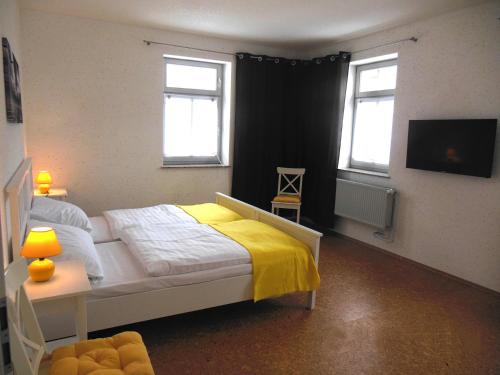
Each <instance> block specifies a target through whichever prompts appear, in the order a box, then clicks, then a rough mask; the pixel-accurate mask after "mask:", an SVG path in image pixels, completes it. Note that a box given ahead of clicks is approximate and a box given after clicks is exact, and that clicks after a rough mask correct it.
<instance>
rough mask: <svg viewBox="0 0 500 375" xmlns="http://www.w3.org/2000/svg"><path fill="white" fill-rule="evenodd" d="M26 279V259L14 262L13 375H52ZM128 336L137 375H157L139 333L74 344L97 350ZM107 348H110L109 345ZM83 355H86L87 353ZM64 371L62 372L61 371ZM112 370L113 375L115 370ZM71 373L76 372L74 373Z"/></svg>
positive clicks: (10, 282)
mask: <svg viewBox="0 0 500 375" xmlns="http://www.w3.org/2000/svg"><path fill="white" fill-rule="evenodd" d="M27 277H28V272H27V266H26V260H25V259H23V258H20V259H17V260H16V261H14V262H12V263H11V264H10V265H9V267H8V268H7V270H6V272H5V286H6V288H5V289H6V291H5V292H6V293H5V294H6V297H7V316H8V321H9V338H10V352H11V361H12V364H13V367H14V374H16V375H48V374H50V373H51V365H52V359H51V356H50V355H49V353H48V351H47V347H46V345H45V338H44V337H43V333H42V330H41V329H40V325H39V323H38V319H37V317H36V314H35V310H34V309H33V305H32V304H31V301H30V300H29V298H28V296H27V294H26V290H25V289H24V281H25V280H26V279H27ZM127 334H128V335H132V334H133V335H135V336H134V338H135V342H131V343H130V344H128V343H126V344H128V345H133V344H134V345H136V346H137V347H139V348H138V350H135V349H134V350H135V352H133V353H132V359H131V360H129V363H130V362H132V361H134V360H135V361H136V363H138V366H135V363H134V364H132V365H131V366H134V367H135V369H136V370H137V371H136V372H134V374H141V375H154V371H153V368H152V366H151V362H150V360H149V357H148V355H147V351H146V348H145V347H144V344H143V342H142V339H141V338H140V335H139V334H138V333H136V332H124V333H122V334H118V335H115V336H113V337H112V338H107V339H96V340H87V341H85V342H80V343H77V344H75V345H83V346H87V347H91V346H92V345H93V343H95V344H94V348H97V347H102V346H103V344H102V343H103V340H108V343H110V342H112V340H113V339H114V338H115V337H117V336H120V335H122V336H121V338H120V339H122V340H123V337H124V335H127ZM107 346H108V347H110V345H109V344H108V345H107ZM56 350H58V349H56ZM64 350H66V349H63V351H64ZM66 351H68V350H66ZM89 353H90V352H89ZM82 354H83V356H85V355H87V353H86V352H83V353H82ZM59 356H60V355H59ZM129 358H130V357H129ZM138 367H140V368H138ZM61 368H62V369H63V370H62V372H61ZM64 368H67V367H61V366H60V367H59V371H57V372H56V373H58V374H61V373H67V371H65V370H64ZM105 371H107V370H105ZM111 371H112V372H113V370H111ZM71 373H74V372H73V371H72V372H71ZM115 373H117V372H116V370H114V372H113V374H115Z"/></svg>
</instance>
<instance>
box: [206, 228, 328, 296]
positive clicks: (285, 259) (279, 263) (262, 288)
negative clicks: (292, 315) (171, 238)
mask: <svg viewBox="0 0 500 375" xmlns="http://www.w3.org/2000/svg"><path fill="white" fill-rule="evenodd" d="M211 226H212V227H213V228H214V229H216V230H218V231H219V232H220V233H222V234H224V235H226V236H228V237H229V238H231V239H233V240H234V241H236V242H238V243H239V244H240V245H242V246H243V247H245V248H246V249H247V250H248V252H249V253H250V255H251V256H252V264H253V290H254V301H258V300H261V299H264V298H269V297H277V296H280V295H283V294H287V293H292V292H299V291H302V292H305V291H311V290H315V289H318V288H319V283H320V280H319V274H318V270H317V269H316V264H315V263H314V259H313V257H312V255H311V252H310V250H309V248H308V247H307V246H306V245H305V244H304V243H302V242H300V241H298V240H296V239H295V238H293V237H291V236H289V235H287V234H286V233H283V232H282V231H280V230H278V229H276V228H273V227H271V226H269V225H267V224H264V223H261V222H259V221H255V220H248V219H242V220H238V221H232V222H227V223H220V224H214V225H211Z"/></svg>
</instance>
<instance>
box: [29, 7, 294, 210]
mask: <svg viewBox="0 0 500 375" xmlns="http://www.w3.org/2000/svg"><path fill="white" fill-rule="evenodd" d="M21 18H22V36H23V52H24V56H25V62H26V63H25V66H24V75H25V88H24V93H25V117H26V120H27V121H28V122H29V123H30V126H29V127H28V129H27V143H28V152H29V154H30V155H31V156H32V157H33V170H34V172H35V174H36V173H37V171H38V170H40V169H48V170H50V171H51V172H52V174H53V179H54V186H56V185H59V186H65V187H67V188H68V190H69V193H70V201H72V202H75V203H76V204H78V205H80V206H81V207H82V208H84V209H85V210H86V211H87V212H88V213H89V214H92V215H95V214H99V213H100V212H101V211H102V210H104V209H108V208H118V207H138V206H144V205H150V204H155V203H158V202H177V203H195V202H202V201H212V200H213V199H214V192H215V191H221V192H225V193H229V192H230V183H231V172H232V171H231V168H161V164H162V121H163V87H164V85H163V77H164V73H163V69H164V67H163V55H164V54H166V53H169V54H176V55H184V56H186V55H187V54H190V56H198V57H207V58H214V59H223V60H227V59H230V60H232V57H231V56H229V57H228V56H227V55H219V54H206V53H195V54H194V55H193V52H190V51H186V50H183V49H176V48H171V47H163V46H149V47H148V46H146V45H145V44H144V43H143V42H142V40H143V39H152V40H156V41H162V42H167V43H176V44H182V45H190V46H194V47H199V48H208V49H215V50H222V51H226V52H238V51H249V52H254V53H268V54H286V53H287V51H280V50H276V49H272V48H269V47H261V46H258V45H254V44H249V43H244V42H235V41H230V40H223V39H214V38H208V37H203V36H194V35H189V34H182V33H174V32H167V31H160V30H153V29H145V28H138V27H133V26H125V25H119V24H114V23H109V22H102V21H95V20H91V19H85V18H78V17H70V16H61V15H52V14H48V13H41V12H36V11H28V10H23V11H22V16H21ZM233 72H234V69H233Z"/></svg>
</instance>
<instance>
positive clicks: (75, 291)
mask: <svg viewBox="0 0 500 375" xmlns="http://www.w3.org/2000/svg"><path fill="white" fill-rule="evenodd" d="M24 287H25V289H26V293H27V295H28V298H29V299H30V300H31V302H32V303H33V305H34V306H35V310H36V305H37V304H44V305H45V307H47V306H48V307H50V310H52V311H60V310H61V309H68V308H69V309H71V310H72V311H73V313H74V317H75V331H76V339H77V340H78V341H79V340H86V339H87V304H86V296H87V294H88V293H89V292H90V291H91V286H90V282H89V279H88V277H87V272H86V271H85V266H84V265H83V263H81V262H76V261H64V262H56V270H55V272H54V276H52V278H51V279H50V280H49V281H44V282H35V281H32V280H31V279H28V280H26V281H25V283H24ZM65 341H66V342H69V341H68V340H65ZM71 341H74V339H72V340H71Z"/></svg>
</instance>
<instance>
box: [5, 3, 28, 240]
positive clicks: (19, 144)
mask: <svg viewBox="0 0 500 375" xmlns="http://www.w3.org/2000/svg"><path fill="white" fill-rule="evenodd" d="M0 37H6V38H7V39H8V40H9V44H10V48H11V50H12V51H13V52H14V55H15V56H16V60H17V61H18V62H19V63H20V64H21V62H22V56H21V43H20V39H21V35H20V20H19V8H18V4H17V1H16V0H2V1H0ZM1 66H2V67H1V68H0V71H1V73H0V186H1V189H0V215H1V220H0V222H1V223H2V228H1V238H2V247H3V248H7V243H8V240H7V237H8V236H7V228H6V225H7V221H6V216H5V215H6V197H5V196H4V187H5V185H6V184H7V182H8V181H9V180H10V178H11V177H12V175H13V173H14V172H15V171H16V169H17V167H18V166H19V164H20V163H21V162H22V160H23V158H24V154H25V145H24V125H23V124H12V123H8V122H7V117H6V114H5V88H4V79H3V63H2V64H1ZM23 73H24V72H23V71H22V69H21V80H23V78H24V74H23ZM24 93H25V91H24V87H23V90H22V91H21V95H22V97H21V99H22V100H23V101H24V98H25V96H24Z"/></svg>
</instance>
